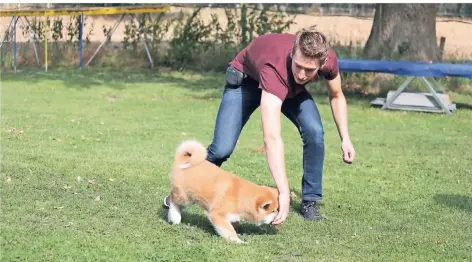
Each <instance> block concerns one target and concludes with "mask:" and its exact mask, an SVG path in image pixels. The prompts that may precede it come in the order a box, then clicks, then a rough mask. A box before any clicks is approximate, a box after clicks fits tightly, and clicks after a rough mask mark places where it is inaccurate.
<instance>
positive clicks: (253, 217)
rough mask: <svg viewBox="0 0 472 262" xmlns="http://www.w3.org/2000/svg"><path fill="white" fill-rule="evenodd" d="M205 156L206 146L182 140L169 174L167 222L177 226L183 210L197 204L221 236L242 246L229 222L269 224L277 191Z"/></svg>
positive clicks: (276, 202) (276, 205) (274, 215)
mask: <svg viewBox="0 0 472 262" xmlns="http://www.w3.org/2000/svg"><path fill="white" fill-rule="evenodd" d="M206 156H207V152H206V149H205V147H204V146H203V145H202V144H200V143H199V142H197V141H195V140H187V141H184V142H183V143H182V144H181V145H180V146H179V147H178V148H177V151H176V153H175V160H174V165H173V167H172V170H171V173H170V180H171V186H172V188H171V193H170V206H169V212H168V221H169V222H171V223H173V224H179V223H180V221H181V218H182V216H181V211H182V210H183V208H184V207H185V206H187V205H190V204H197V205H198V206H200V207H202V208H203V209H204V210H205V214H206V215H207V216H208V218H209V220H210V222H211V223H212V224H213V226H214V228H215V230H216V232H217V233H218V234H219V235H220V236H221V237H223V238H225V239H227V240H230V241H233V242H236V243H244V241H242V240H241V239H240V238H239V237H238V235H237V233H236V231H235V229H234V227H233V225H232V223H237V222H239V221H241V220H246V221H249V222H251V223H253V224H256V225H262V224H270V223H272V221H273V220H274V218H275V217H276V215H277V210H278V191H277V189H275V188H270V187H266V186H259V185H257V184H254V183H252V182H250V181H248V180H245V179H242V178H240V177H238V176H237V175H235V174H232V173H229V172H226V171H224V170H223V169H221V168H220V167H218V166H216V165H214V164H212V163H211V162H209V161H207V160H206Z"/></svg>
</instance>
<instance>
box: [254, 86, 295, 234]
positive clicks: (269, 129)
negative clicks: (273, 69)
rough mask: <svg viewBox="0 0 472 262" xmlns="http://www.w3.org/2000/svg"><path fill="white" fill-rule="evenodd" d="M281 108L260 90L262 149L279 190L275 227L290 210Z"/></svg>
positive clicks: (278, 103)
mask: <svg viewBox="0 0 472 262" xmlns="http://www.w3.org/2000/svg"><path fill="white" fill-rule="evenodd" d="M281 108H282V100H281V99H280V98H279V97H278V96H276V95H274V94H272V93H269V92H267V91H266V90H264V89H262V95H261V119H262V129H263V135H264V147H265V151H266V158H267V163H268V165H269V169H270V172H271V173H272V177H273V178H274V181H275V183H276V184H277V188H278V190H279V213H278V214H277V216H276V217H275V218H274V221H272V224H273V225H275V226H278V225H280V224H282V223H283V222H284V221H285V219H286V218H287V216H288V212H289V209H290V190H289V187H288V179H287V175H286V172H285V156H284V154H285V153H284V143H283V141H282V135H281V127H280V115H281Z"/></svg>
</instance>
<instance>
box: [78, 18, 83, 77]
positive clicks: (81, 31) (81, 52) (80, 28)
mask: <svg viewBox="0 0 472 262" xmlns="http://www.w3.org/2000/svg"><path fill="white" fill-rule="evenodd" d="M83 32H84V13H83V12H82V15H80V26H79V38H80V40H79V41H80V68H82V58H83V43H82V42H83V41H82V35H83Z"/></svg>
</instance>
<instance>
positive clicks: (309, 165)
mask: <svg viewBox="0 0 472 262" xmlns="http://www.w3.org/2000/svg"><path fill="white" fill-rule="evenodd" d="M261 93H262V91H261V89H259V88H258V82H256V81H255V80H252V79H251V78H245V79H244V81H243V83H242V84H241V85H239V86H234V85H226V86H225V88H224V92H223V97H222V100H221V104H220V107H219V109H218V113H217V117H216V123H215V131H214V136H213V141H212V143H211V144H210V145H209V146H208V149H207V151H208V157H207V160H208V161H210V162H212V163H213V164H215V165H217V166H221V165H222V164H223V162H225V161H226V160H227V159H228V158H229V157H230V156H231V154H232V153H233V150H234V148H235V146H236V142H237V140H238V138H239V135H240V134H241V131H242V129H243V127H244V125H245V124H246V122H247V121H248V119H249V118H250V116H251V115H252V113H253V112H254V111H255V110H256V109H257V108H258V107H259V105H260V101H261ZM282 113H283V114H284V115H285V116H286V117H287V118H288V119H289V120H290V121H291V122H292V123H293V124H294V125H295V126H296V127H297V129H298V131H299V133H300V136H301V139H302V141H303V179H302V199H303V200H307V201H318V200H321V199H322V174H323V162H324V154H325V151H324V130H323V125H322V123H321V118H320V114H319V112H318V108H317V107H316V104H315V102H314V101H313V98H312V97H311V95H310V93H308V92H307V91H303V92H302V93H300V94H298V95H297V96H295V97H293V98H287V99H286V100H285V101H284V102H283V104H282ZM287 175H289V174H287Z"/></svg>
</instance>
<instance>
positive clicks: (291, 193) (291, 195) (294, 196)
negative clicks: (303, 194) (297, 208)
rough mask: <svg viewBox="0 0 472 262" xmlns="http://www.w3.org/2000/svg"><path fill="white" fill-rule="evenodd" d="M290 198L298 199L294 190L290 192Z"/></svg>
mask: <svg viewBox="0 0 472 262" xmlns="http://www.w3.org/2000/svg"><path fill="white" fill-rule="evenodd" d="M290 198H291V199H292V201H295V199H297V195H295V193H294V192H293V191H292V192H290Z"/></svg>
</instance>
